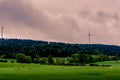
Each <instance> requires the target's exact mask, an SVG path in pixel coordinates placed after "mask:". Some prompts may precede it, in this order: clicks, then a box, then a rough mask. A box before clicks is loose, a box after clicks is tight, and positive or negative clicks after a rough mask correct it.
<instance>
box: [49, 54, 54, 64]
mask: <svg viewBox="0 0 120 80" xmlns="http://www.w3.org/2000/svg"><path fill="white" fill-rule="evenodd" d="M53 63H54V60H53V57H52V56H51V55H49V56H48V64H53Z"/></svg>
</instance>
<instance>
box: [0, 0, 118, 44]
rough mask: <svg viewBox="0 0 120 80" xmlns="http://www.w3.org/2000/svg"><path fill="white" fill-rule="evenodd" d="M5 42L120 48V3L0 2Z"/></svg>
mask: <svg viewBox="0 0 120 80" xmlns="http://www.w3.org/2000/svg"><path fill="white" fill-rule="evenodd" d="M0 25H1V26H2V25H3V26H4V28H5V29H4V37H5V38H20V39H33V40H45V41H57V42H67V43H69V42H70V43H80V44H87V43H88V31H89V32H91V34H92V36H91V42H92V43H93V44H96V43H97V44H99V43H100V44H113V45H120V0H0Z"/></svg>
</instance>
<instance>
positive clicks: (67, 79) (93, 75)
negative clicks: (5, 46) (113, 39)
mask: <svg viewBox="0 0 120 80" xmlns="http://www.w3.org/2000/svg"><path fill="white" fill-rule="evenodd" d="M97 64H101V65H102V64H111V65H112V67H89V66H86V67H81V66H53V65H40V64H19V63H10V62H9V63H0V80H120V75H119V73H120V63H116V62H115V61H106V62H99V63H97Z"/></svg>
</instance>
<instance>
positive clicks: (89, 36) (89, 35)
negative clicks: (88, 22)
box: [88, 32, 92, 44]
mask: <svg viewBox="0 0 120 80" xmlns="http://www.w3.org/2000/svg"><path fill="white" fill-rule="evenodd" d="M91 36H92V34H91V33H90V32H88V40H89V44H91Z"/></svg>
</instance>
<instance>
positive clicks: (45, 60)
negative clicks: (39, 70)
mask: <svg viewBox="0 0 120 80" xmlns="http://www.w3.org/2000/svg"><path fill="white" fill-rule="evenodd" d="M47 62H48V59H47V57H42V58H41V59H40V63H41V64H47Z"/></svg>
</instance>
